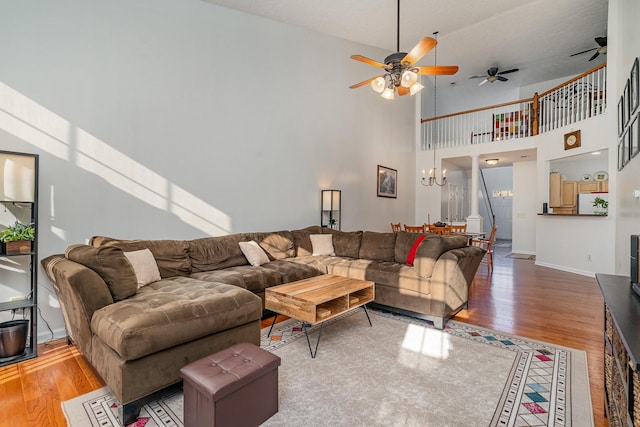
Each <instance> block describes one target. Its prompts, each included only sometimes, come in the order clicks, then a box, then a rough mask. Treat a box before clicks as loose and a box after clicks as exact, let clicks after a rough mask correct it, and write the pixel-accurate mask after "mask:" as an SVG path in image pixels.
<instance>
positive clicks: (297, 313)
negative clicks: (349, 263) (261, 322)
mask: <svg viewBox="0 0 640 427" xmlns="http://www.w3.org/2000/svg"><path fill="white" fill-rule="evenodd" d="M374 298H375V283H374V282H371V281H368V280H359V279H351V278H348V277H342V276H334V275H331V274H325V275H322V276H316V277H312V278H310V279H304V280H298V281H296V282H291V283H287V284H285V285H279V286H273V287H271V288H267V289H266V290H265V308H266V309H267V310H271V311H274V312H275V313H278V314H284V315H286V316H289V317H292V318H294V319H296V320H300V321H302V328H303V329H304V333H305V336H306V337H307V343H308V344H309V352H310V353H311V357H312V358H315V357H316V354H317V353H318V344H320V337H321V336H322V326H323V322H325V321H326V320H329V319H331V318H333V317H336V316H338V315H340V314H342V313H346V312H347V311H350V310H354V309H356V308H358V307H362V308H363V309H364V312H365V314H366V315H367V320H368V321H369V325H370V326H373V325H371V318H370V317H369V313H368V312H367V307H366V305H365V304H366V303H368V302H371V301H373V300H374ZM276 318H277V316H276V317H274V319H273V324H271V329H269V335H271V330H272V329H273V325H274V324H275V323H276ZM318 323H319V324H320V332H319V335H318V341H317V342H316V347H315V351H313V350H311V342H310V341H309V335H308V333H307V328H308V327H309V326H311V325H316V324H318Z"/></svg>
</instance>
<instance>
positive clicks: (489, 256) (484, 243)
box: [469, 225, 498, 274]
mask: <svg viewBox="0 0 640 427" xmlns="http://www.w3.org/2000/svg"><path fill="white" fill-rule="evenodd" d="M497 231H498V226H497V225H494V226H493V227H491V233H490V234H489V238H488V239H471V242H470V243H469V245H470V246H478V247H480V248H482V249H484V250H485V251H487V252H486V253H485V254H484V257H483V260H485V259H486V260H487V273H489V274H491V273H492V272H493V242H494V241H495V239H496V232H497Z"/></svg>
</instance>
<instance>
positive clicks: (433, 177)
mask: <svg viewBox="0 0 640 427" xmlns="http://www.w3.org/2000/svg"><path fill="white" fill-rule="evenodd" d="M433 36H434V37H435V39H436V40H438V31H436V32H434V33H433ZM433 54H434V55H433V57H434V66H437V64H438V47H437V44H436V48H435V50H434V52H433ZM437 82H438V75H437V74H436V75H434V76H433V117H437V116H438V115H437V110H438V85H437ZM434 128H435V126H431V132H432V135H431V141H434V142H433V143H432V144H433V147H431V148H432V149H433V168H432V169H431V170H430V171H429V177H428V178H427V177H426V175H425V170H424V169H423V170H422V179H421V180H420V184H422V185H424V186H425V187H432V186H433V185H434V184H435V185H437V186H438V187H442V186H443V185H445V184H446V183H447V170H446V169H443V170H442V177H441V178H440V182H438V178H437V176H438V168H436V143H435V139H434V138H433V129H434Z"/></svg>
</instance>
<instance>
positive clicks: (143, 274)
mask: <svg viewBox="0 0 640 427" xmlns="http://www.w3.org/2000/svg"><path fill="white" fill-rule="evenodd" d="M124 256H125V257H127V259H128V260H129V262H130V263H131V266H132V267H133V271H134V272H135V273H136V279H138V289H140V288H141V287H143V286H146V285H148V284H149V283H153V282H157V281H158V280H160V270H158V264H157V263H156V259H155V258H154V257H153V254H152V253H151V251H150V250H149V249H141V250H139V251H132V252H125V253H124Z"/></svg>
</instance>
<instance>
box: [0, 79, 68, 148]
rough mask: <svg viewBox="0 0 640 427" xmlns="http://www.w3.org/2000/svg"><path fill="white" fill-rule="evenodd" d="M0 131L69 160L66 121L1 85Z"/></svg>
mask: <svg viewBox="0 0 640 427" xmlns="http://www.w3.org/2000/svg"><path fill="white" fill-rule="evenodd" d="M0 129H4V130H6V131H7V132H9V133H11V134H13V135H15V136H17V137H18V138H20V139H22V140H24V141H27V142H29V143H30V144H32V145H34V146H36V147H38V148H40V149H41V150H43V151H46V152H48V153H51V154H52V155H54V156H56V157H59V158H61V159H64V160H69V146H68V142H69V132H70V129H71V125H70V124H69V122H68V121H66V120H64V119H62V118H61V117H59V116H57V115H56V114H54V113H52V112H51V111H49V110H47V109H46V108H44V107H43V106H42V105H40V104H38V103H36V102H34V101H32V100H30V99H29V98H27V97H26V96H24V95H22V94H20V93H18V92H16V91H15V90H13V89H11V88H10V87H9V86H7V85H5V84H4V83H2V82H0Z"/></svg>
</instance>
